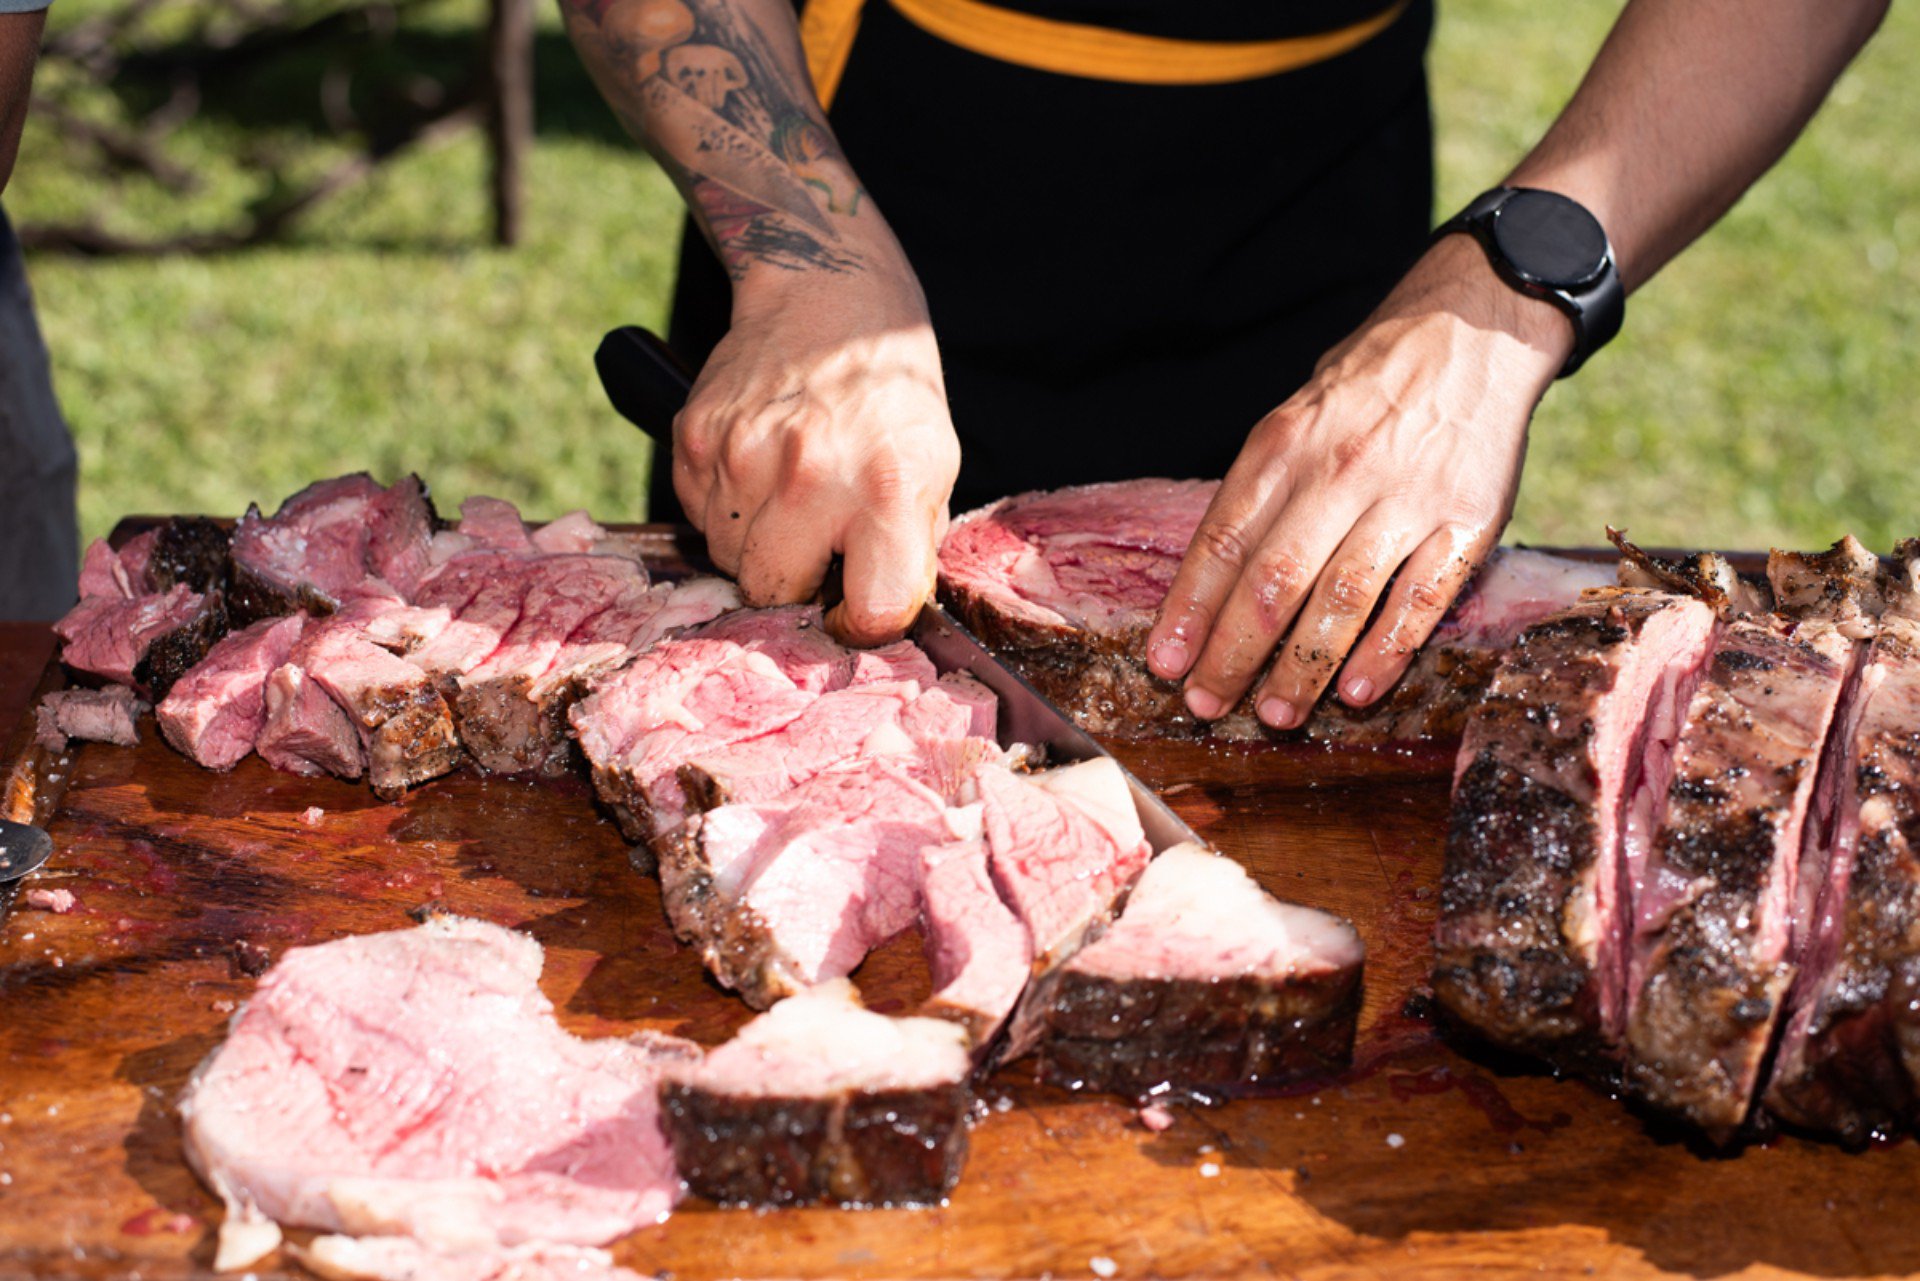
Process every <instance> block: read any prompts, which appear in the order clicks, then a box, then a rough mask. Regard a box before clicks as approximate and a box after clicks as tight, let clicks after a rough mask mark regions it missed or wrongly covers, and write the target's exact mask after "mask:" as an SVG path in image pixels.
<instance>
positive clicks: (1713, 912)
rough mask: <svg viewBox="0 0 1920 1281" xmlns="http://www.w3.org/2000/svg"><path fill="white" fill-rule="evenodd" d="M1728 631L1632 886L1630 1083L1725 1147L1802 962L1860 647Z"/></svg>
mask: <svg viewBox="0 0 1920 1281" xmlns="http://www.w3.org/2000/svg"><path fill="white" fill-rule="evenodd" d="M1800 631H1801V633H1802V634H1799V635H1796V629H1795V628H1794V627H1793V625H1791V624H1789V623H1788V622H1786V621H1785V620H1783V619H1775V618H1766V617H1763V618H1761V619H1757V620H1744V619H1743V620H1738V621H1735V622H1733V623H1730V624H1728V626H1727V627H1726V629H1725V630H1724V631H1723V632H1722V633H1721V635H1720V636H1719V638H1718V640H1717V641H1716V642H1715V645H1714V649H1713V654H1712V657H1711V659H1710V660H1709V662H1708V665H1707V668H1706V670H1705V673H1704V676H1703V678H1702V680H1701V682H1700V685H1699V687H1698V689H1697V690H1696V691H1695V693H1694V696H1693V701H1692V704H1691V706H1690V707H1689V708H1688V711H1687V720H1686V725H1685V728H1684V729H1683V730H1682V732H1681V736H1680V742H1679V745H1678V747H1677V748H1676V751H1675V756H1674V770H1673V781H1672V784H1671V787H1670V789H1669V793H1668V800H1667V811H1666V818H1665V821H1664V824H1663V825H1662V827H1661V829H1660V833H1659V837H1658V839H1657V842H1656V844H1655V846H1654V849H1653V852H1652V858H1651V860H1650V862H1649V864H1648V866H1647V868H1646V869H1645V871H1644V873H1643V874H1642V875H1641V876H1639V877H1638V878H1636V879H1635V882H1634V885H1635V889H1634V903H1633V918H1634V927H1633V957H1632V968H1631V970H1630V973H1629V983H1630V985H1631V992H1632V994H1633V1000H1632V1003H1631V1006H1632V1008H1631V1016H1630V1021H1629V1026H1628V1036H1627V1051H1628V1053H1627V1063H1626V1066H1627V1079H1628V1084H1629V1086H1630V1088H1632V1090H1633V1091H1634V1092H1635V1093H1636V1094H1638V1095H1639V1096H1640V1097H1642V1098H1644V1099H1646V1100H1648V1101H1649V1102H1652V1103H1654V1104H1656V1105H1658V1106H1660V1107H1662V1108H1665V1109H1667V1110H1669V1111H1673V1112H1677V1113H1679V1114H1680V1115H1682V1116H1685V1117H1686V1118H1687V1119H1688V1120H1690V1121H1692V1122H1694V1123H1695V1124H1697V1125H1699V1126H1701V1127H1702V1128H1703V1129H1705V1130H1707V1131H1708V1132H1709V1133H1711V1134H1714V1135H1716V1136H1718V1137H1720V1138H1722V1139H1724V1138H1726V1137H1728V1136H1730V1135H1731V1134H1732V1132H1733V1131H1734V1129H1735V1128H1736V1127H1738V1126H1739V1125H1740V1123H1741V1122H1742V1121H1743V1120H1744V1119H1745V1117H1746V1113H1747V1109H1748V1106H1749V1103H1750V1102H1751V1100H1752V1098H1753V1096H1754V1092H1755V1086H1756V1083H1757V1080H1758V1076H1759V1072H1760V1068H1761V1063H1762V1060H1763V1058H1764V1057H1765V1055H1766V1052H1767V1049H1768V1047H1769V1045H1770V1044H1771V1041H1772V1035H1773V1030H1774V1027H1775V1025H1776V1023H1777V1021H1778V1019H1779V1016H1780V1013H1781V1009H1782V1007H1783V1004H1784V998H1785V996H1786V991H1787V986H1788V983H1789V982H1790V981H1791V978H1792V973H1793V971H1792V965H1791V963H1790V961H1789V958H1788V943H1789V940H1790V937H1791V935H1792V930H1793V916H1794V905H1795V898H1796V888H1797V887H1796V884H1795V880H1796V876H1797V873H1798V870H1799V862H1798V860H1799V858H1800V847H1801V837H1802V835H1803V830H1804V825H1805V819H1806V814H1807V809H1808V806H1809V804H1810V802H1811V799H1812V793H1813V786H1814V777H1815V773H1816V771H1817V763H1818V761H1819V759H1820V751H1821V747H1822V745H1823V744H1824V743H1825V741H1826V738H1827V732H1828V727H1829V724H1830V722H1831V720H1832V718H1833V712H1834V708H1835V706H1836V704H1837V703H1838V701H1839V698H1840V692H1841V688H1842V685H1843V684H1844V682H1845V678H1846V673H1847V664H1848V658H1849V653H1850V649H1851V646H1850V645H1849V644H1848V642H1847V641H1846V640H1845V638H1844V637H1841V636H1839V635H1838V633H1836V632H1834V631H1832V630H1831V629H1826V628H1820V627H1814V628H1802V629H1800Z"/></svg>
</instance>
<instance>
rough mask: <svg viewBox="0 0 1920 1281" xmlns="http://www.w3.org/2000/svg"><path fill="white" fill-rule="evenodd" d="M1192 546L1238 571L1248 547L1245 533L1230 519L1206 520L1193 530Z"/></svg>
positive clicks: (1244, 560)
mask: <svg viewBox="0 0 1920 1281" xmlns="http://www.w3.org/2000/svg"><path fill="white" fill-rule="evenodd" d="M1193 547H1194V548H1195V549H1196V550H1198V551H1201V552H1204V553H1205V554H1206V555H1207V556H1209V557H1211V558H1212V559H1213V560H1215V561H1217V562H1218V563H1219V564H1221V565H1223V566H1225V567H1226V568H1227V569H1230V570H1233V571H1235V572H1238V571H1239V570H1240V569H1241V568H1242V567H1243V566H1245V565H1246V563H1247V556H1248V554H1249V551H1250V548H1249V546H1248V539H1247V535H1246V533H1245V532H1244V531H1243V530H1241V528H1240V527H1239V526H1238V525H1235V524H1233V523H1232V522H1230V521H1207V522H1205V523H1203V524H1202V525H1201V526H1200V528H1199V529H1198V530H1197V531H1195V533H1194V535H1193Z"/></svg>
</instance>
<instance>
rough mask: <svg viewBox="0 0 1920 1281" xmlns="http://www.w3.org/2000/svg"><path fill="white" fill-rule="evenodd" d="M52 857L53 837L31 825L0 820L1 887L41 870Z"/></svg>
mask: <svg viewBox="0 0 1920 1281" xmlns="http://www.w3.org/2000/svg"><path fill="white" fill-rule="evenodd" d="M52 857H53V838H52V837H51V836H48V835H47V833H46V831H45V829H43V828H38V827H35V826H34V825H33V824H31V823H16V822H14V821H12V820H11V819H4V818H0V885H6V884H9V883H11V882H13V881H17V880H19V879H20V878H21V877H23V876H29V875H31V874H33V873H34V872H37V871H39V870H40V868H41V867H42V866H44V865H45V864H46V861H47V860H48V859H49V858H52Z"/></svg>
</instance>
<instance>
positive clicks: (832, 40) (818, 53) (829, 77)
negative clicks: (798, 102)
mask: <svg viewBox="0 0 1920 1281" xmlns="http://www.w3.org/2000/svg"><path fill="white" fill-rule="evenodd" d="M862 3H863V0H807V6H806V8H805V9H803V10H801V12H800V47H801V48H802V49H804V50H805V51H806V54H807V71H808V73H809V74H811V75H812V76H813V91H814V92H815V93H816V94H818V95H819V96H820V109H821V110H822V111H827V110H830V109H831V108H832V106H833V95H834V93H835V92H836V91H837V90H838V89H839V88H840V74H841V72H843V71H845V70H846V69H847V55H848V54H850V53H852V52H853V37H854V36H855V35H856V34H857V33H858V32H859V30H860V6H861V4H862Z"/></svg>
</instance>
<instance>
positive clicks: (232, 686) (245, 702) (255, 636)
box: [154, 614, 306, 770]
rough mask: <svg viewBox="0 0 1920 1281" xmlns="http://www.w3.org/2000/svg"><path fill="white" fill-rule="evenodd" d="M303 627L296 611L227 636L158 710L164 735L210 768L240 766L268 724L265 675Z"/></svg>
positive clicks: (290, 647) (281, 659)
mask: <svg viewBox="0 0 1920 1281" xmlns="http://www.w3.org/2000/svg"><path fill="white" fill-rule="evenodd" d="M305 626H306V616H305V615H303V614H293V615H290V616H288V617H285V618H264V619H261V620H260V621H259V622H257V623H253V624H250V625H249V626H247V627H244V628H242V629H241V630H239V631H237V632H233V633H231V634H230V635H228V636H226V637H224V638H223V639H222V640H221V641H220V642H219V643H218V644H216V645H215V646H214V647H213V648H212V649H210V650H208V651H207V656H206V658H204V659H202V660H201V662H200V663H199V664H198V665H197V666H195V667H194V668H193V669H192V670H191V671H189V672H188V673H187V674H186V675H185V676H183V677H181V678H180V679H179V680H178V681H176V682H174V686H173V689H172V690H170V691H169V692H168V694H167V696H166V698H164V699H162V700H161V702H160V705H159V706H158V707H157V708H155V709H154V720H155V721H156V722H158V723H159V726H160V732H161V734H163V735H165V736H166V740H167V741H168V742H169V743H171V744H173V746H174V747H175V748H176V749H177V750H178V751H180V752H182V753H184V754H185V755H187V756H190V757H192V758H193V759H194V760H195V761H197V762H198V763H199V764H201V765H204V766H205V767H206V768H208V769H213V770H229V769H232V768H233V767H234V766H235V765H238V764H239V763H240V761H241V760H242V758H244V757H245V756H246V755H247V754H248V753H249V752H251V751H252V750H253V743H254V739H255V738H257V737H258V736H259V734H260V731H261V729H262V728H264V727H265V725H266V721H267V704H266V684H267V677H268V676H269V675H271V674H272V672H273V670H274V669H275V668H277V667H279V666H281V665H282V664H283V663H285V662H286V661H287V659H288V657H289V656H291V655H292V653H293V647H294V645H295V644H297V643H298V642H299V640H300V633H301V632H302V630H304V628H305Z"/></svg>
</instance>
